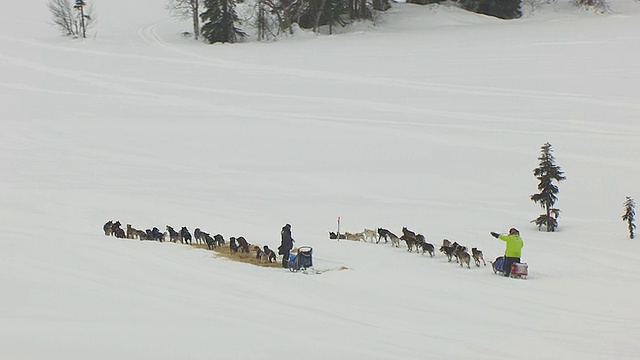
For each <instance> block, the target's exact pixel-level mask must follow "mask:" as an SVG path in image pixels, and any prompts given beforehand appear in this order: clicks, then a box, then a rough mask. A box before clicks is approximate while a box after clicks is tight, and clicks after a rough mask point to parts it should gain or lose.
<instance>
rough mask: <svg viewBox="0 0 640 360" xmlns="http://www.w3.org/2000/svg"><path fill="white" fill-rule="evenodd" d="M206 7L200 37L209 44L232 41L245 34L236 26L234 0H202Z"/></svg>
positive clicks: (236, 18)
mask: <svg viewBox="0 0 640 360" xmlns="http://www.w3.org/2000/svg"><path fill="white" fill-rule="evenodd" d="M203 5H204V7H205V8H206V9H207V10H206V11H205V12H203V13H202V15H200V17H201V18H202V22H203V23H204V25H202V37H204V38H205V39H206V40H207V41H208V42H209V43H210V44H213V43H217V42H223V43H224V42H226V43H234V42H236V41H237V40H238V38H240V39H242V38H244V37H246V36H247V34H245V33H244V32H243V31H242V30H240V29H239V28H237V27H236V23H238V22H239V20H238V14H237V13H236V4H235V2H234V0H204V3H203Z"/></svg>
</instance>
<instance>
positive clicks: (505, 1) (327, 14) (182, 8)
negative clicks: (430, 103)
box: [47, 0, 609, 44]
mask: <svg viewBox="0 0 640 360" xmlns="http://www.w3.org/2000/svg"><path fill="white" fill-rule="evenodd" d="M165 1H166V5H165V7H166V9H167V10H168V11H169V12H170V14H171V15H172V16H174V17H175V18H178V19H182V20H190V21H191V23H192V26H193V37H194V39H196V40H200V39H201V38H203V39H204V40H205V41H207V42H208V43H211V44H213V43H218V42H223V43H234V42H237V41H240V40H242V39H244V38H245V37H247V33H246V32H245V31H244V30H243V29H242V27H241V20H240V19H239V16H238V13H237V4H236V1H238V2H244V1H246V0H165ZM250 1H252V2H251V14H250V16H248V17H249V21H247V22H245V24H243V25H249V26H253V27H254V28H255V29H256V37H257V39H258V40H259V41H262V40H268V39H272V38H276V37H278V36H281V35H284V34H292V33H293V29H294V27H293V26H294V24H297V26H299V27H300V28H302V29H305V30H312V31H314V32H318V31H319V29H320V28H321V27H324V28H327V29H328V32H329V33H330V34H331V33H333V29H334V27H336V26H344V25H346V24H349V23H351V22H353V21H362V20H365V21H372V20H374V19H375V18H376V17H377V16H378V14H379V13H382V12H385V11H387V10H388V9H390V8H391V1H393V0H255V2H254V1H253V0H250ZM444 1H445V0H407V2H408V3H413V4H420V5H428V4H438V3H441V2H444ZM449 1H452V2H455V3H458V4H459V6H460V7H461V8H463V9H466V10H468V11H472V12H476V13H480V14H485V15H490V16H494V17H498V18H501V19H516V18H519V17H521V16H522V10H521V9H522V8H523V7H526V8H530V9H531V11H534V10H536V9H539V8H540V7H542V6H544V5H548V4H551V3H555V2H556V1H557V0H449ZM570 1H571V2H572V3H573V4H574V5H575V6H578V7H586V8H594V9H596V10H600V11H608V10H609V6H608V5H607V2H606V0H570ZM247 4H249V3H247ZM47 5H48V7H49V10H50V12H51V15H52V19H53V25H54V26H56V27H57V28H58V29H59V30H60V31H61V32H62V33H64V34H65V35H69V36H73V37H86V30H87V29H88V28H89V27H91V26H92V25H94V24H95V16H93V7H92V5H89V6H87V3H86V2H85V1H84V0H48V2H47Z"/></svg>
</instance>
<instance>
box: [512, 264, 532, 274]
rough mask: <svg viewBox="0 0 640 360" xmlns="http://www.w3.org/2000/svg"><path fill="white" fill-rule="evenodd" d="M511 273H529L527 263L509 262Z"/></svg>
mask: <svg viewBox="0 0 640 360" xmlns="http://www.w3.org/2000/svg"><path fill="white" fill-rule="evenodd" d="M511 275H518V276H527V275H529V265H527V264H526V263H513V264H511Z"/></svg>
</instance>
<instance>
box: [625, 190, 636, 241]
mask: <svg viewBox="0 0 640 360" xmlns="http://www.w3.org/2000/svg"><path fill="white" fill-rule="evenodd" d="M622 220H624V221H626V222H627V224H628V228H629V239H634V238H635V237H636V235H635V230H636V224H635V221H636V202H635V201H634V200H633V199H632V198H631V197H630V196H627V199H626V200H625V202H624V214H623V215H622Z"/></svg>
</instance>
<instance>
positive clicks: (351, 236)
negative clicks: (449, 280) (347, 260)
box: [329, 227, 526, 276]
mask: <svg viewBox="0 0 640 360" xmlns="http://www.w3.org/2000/svg"><path fill="white" fill-rule="evenodd" d="M491 235H492V236H493V237H495V238H497V239H500V240H502V241H504V242H505V244H506V250H505V255H504V257H503V259H504V260H503V261H501V264H500V267H499V268H496V267H495V265H494V263H492V265H494V271H495V272H496V273H498V272H499V273H500V274H503V275H504V276H510V275H511V269H512V266H513V264H520V254H521V251H522V247H523V246H524V242H523V241H522V238H521V237H520V232H519V231H518V229H516V228H511V229H509V233H508V234H505V235H500V234H498V233H496V232H491ZM329 238H330V239H338V240H340V239H345V240H351V241H365V242H366V241H370V242H372V243H373V242H374V241H375V242H376V244H378V243H380V240H382V239H384V242H385V243H388V242H389V241H391V245H392V246H394V247H400V241H404V242H405V244H406V245H407V251H409V252H413V249H414V248H415V249H416V252H417V253H419V254H420V253H421V254H424V253H425V252H427V253H429V255H430V256H431V257H433V256H434V252H435V251H434V246H433V244H430V243H428V242H426V239H425V237H424V235H422V234H417V233H415V232H413V231H411V230H409V229H407V228H406V227H403V228H402V236H399V237H398V236H397V235H396V234H394V233H393V232H391V231H389V230H388V229H384V228H378V229H377V230H371V229H364V230H363V231H361V232H357V233H350V232H345V233H344V234H336V233H334V232H329ZM440 252H441V253H443V254H444V255H446V256H447V258H448V260H449V262H451V261H452V260H453V259H455V260H456V262H457V263H459V264H460V266H461V267H463V266H464V265H466V266H467V268H471V265H470V264H471V259H473V262H474V264H475V265H476V266H477V267H480V262H482V264H483V265H484V266H487V263H486V262H485V260H484V255H483V254H482V250H480V249H478V248H475V247H473V248H471V253H469V252H468V248H467V247H466V246H463V245H461V244H458V243H457V242H453V243H451V241H450V240H448V239H444V240H442V246H440ZM525 266H526V264H525ZM515 275H521V274H515ZM523 275H525V276H526V274H523Z"/></svg>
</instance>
